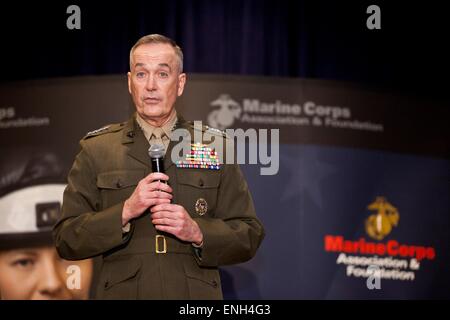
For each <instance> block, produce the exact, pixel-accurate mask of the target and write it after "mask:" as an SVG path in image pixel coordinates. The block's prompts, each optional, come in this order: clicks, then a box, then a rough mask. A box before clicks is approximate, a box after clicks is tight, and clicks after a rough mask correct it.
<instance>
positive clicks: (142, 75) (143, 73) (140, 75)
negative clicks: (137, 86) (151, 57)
mask: <svg viewBox="0 0 450 320" xmlns="http://www.w3.org/2000/svg"><path fill="white" fill-rule="evenodd" d="M136 77H138V78H144V77H145V72H138V73H136Z"/></svg>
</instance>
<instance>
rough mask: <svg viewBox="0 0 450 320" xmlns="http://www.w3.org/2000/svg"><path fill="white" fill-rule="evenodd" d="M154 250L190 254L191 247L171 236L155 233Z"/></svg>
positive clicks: (161, 252)
mask: <svg viewBox="0 0 450 320" xmlns="http://www.w3.org/2000/svg"><path fill="white" fill-rule="evenodd" d="M153 243H154V249H155V250H154V252H155V253H157V254H166V253H188V254H192V248H191V246H190V245H189V244H183V243H180V242H178V241H176V240H174V239H172V238H169V237H167V236H164V235H162V234H157V235H155V239H154V242H153Z"/></svg>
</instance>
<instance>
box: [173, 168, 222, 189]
mask: <svg viewBox="0 0 450 320" xmlns="http://www.w3.org/2000/svg"><path fill="white" fill-rule="evenodd" d="M177 182H178V183H179V184H184V185H189V186H193V187H197V188H204V189H207V188H217V187H218V186H219V184H220V172H219V171H215V170H207V169H179V170H177Z"/></svg>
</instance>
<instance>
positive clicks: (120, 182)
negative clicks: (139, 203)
mask: <svg viewBox="0 0 450 320" xmlns="http://www.w3.org/2000/svg"><path fill="white" fill-rule="evenodd" d="M116 186H117V188H122V186H123V184H122V181H120V180H117V183H116Z"/></svg>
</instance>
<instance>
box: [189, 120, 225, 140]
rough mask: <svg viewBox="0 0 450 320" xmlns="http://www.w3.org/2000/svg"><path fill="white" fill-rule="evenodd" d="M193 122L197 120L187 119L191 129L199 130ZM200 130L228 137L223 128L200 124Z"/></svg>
mask: <svg viewBox="0 0 450 320" xmlns="http://www.w3.org/2000/svg"><path fill="white" fill-rule="evenodd" d="M195 122H197V121H189V124H190V125H191V128H192V129H194V130H199V129H200V126H199V125H195ZM198 122H200V123H201V121H198ZM201 130H202V132H208V133H209V134H215V135H219V136H222V137H224V138H228V135H227V133H226V132H225V131H224V130H220V129H216V128H213V127H210V126H207V125H202V126H201Z"/></svg>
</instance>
